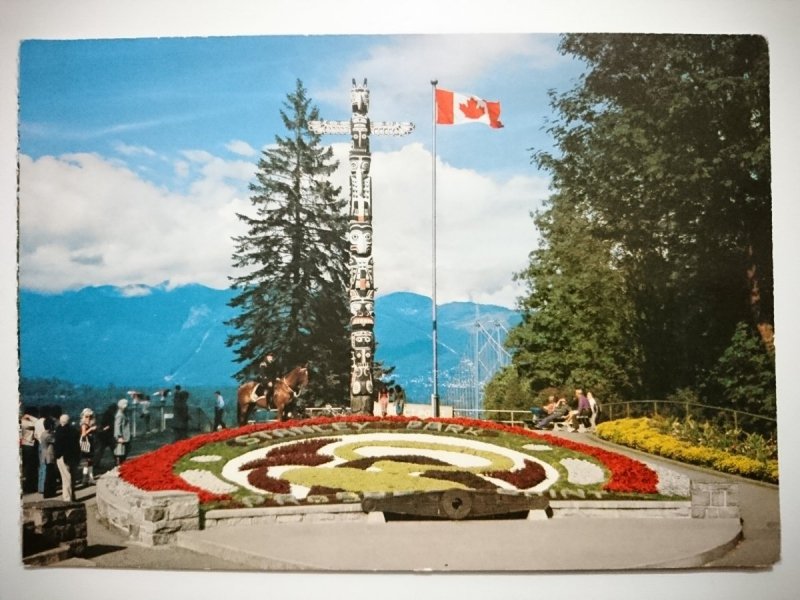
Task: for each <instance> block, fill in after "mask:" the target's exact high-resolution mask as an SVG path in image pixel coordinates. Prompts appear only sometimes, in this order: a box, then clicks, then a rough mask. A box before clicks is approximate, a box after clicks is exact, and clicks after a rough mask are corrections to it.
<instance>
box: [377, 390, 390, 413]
mask: <svg viewBox="0 0 800 600" xmlns="http://www.w3.org/2000/svg"><path fill="white" fill-rule="evenodd" d="M378 406H380V407H381V416H382V417H385V416H386V415H387V413H388V411H389V389H388V388H387V387H386V386H385V385H382V386H381V389H380V391H379V392H378Z"/></svg>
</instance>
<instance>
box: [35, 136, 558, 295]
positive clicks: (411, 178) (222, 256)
mask: <svg viewBox="0 0 800 600" xmlns="http://www.w3.org/2000/svg"><path fill="white" fill-rule="evenodd" d="M348 150H349V145H348V144H347V143H340V144H336V145H335V146H334V152H335V155H336V157H337V158H338V159H339V161H340V167H339V170H338V171H337V173H336V175H335V183H336V185H340V186H342V193H343V194H344V195H345V196H346V197H347V196H348V195H349V188H348V173H349V163H348V160H347V155H348ZM182 155H183V156H184V157H185V158H186V159H187V161H182V162H183V163H184V166H183V167H182V168H183V169H184V171H185V173H186V174H187V177H189V179H188V187H187V191H186V192H185V193H176V192H170V191H167V190H165V189H164V188H163V187H157V186H155V185H153V184H151V183H149V182H147V181H145V180H143V179H142V178H141V177H140V176H139V175H138V174H137V173H135V172H134V171H131V170H130V169H128V168H127V167H125V166H124V165H121V164H119V163H117V162H115V161H111V160H108V159H105V158H103V157H100V156H98V155H94V154H74V155H65V156H61V157H57V158H56V157H42V158H40V159H38V160H32V159H30V158H29V157H27V156H22V157H21V163H20V180H21V189H20V282H21V285H22V286H23V287H26V288H33V289H39V290H48V291H58V290H61V289H65V288H76V287H82V286H86V285H101V284H113V285H136V284H147V285H156V284H158V283H161V282H164V281H169V282H170V283H171V284H172V285H176V284H183V283H190V282H196V283H202V284H205V285H209V286H212V287H218V288H220V287H225V286H226V285H227V283H228V282H227V276H228V275H229V274H232V272H231V266H230V259H231V254H232V252H233V245H232V242H231V236H233V235H238V234H241V233H243V230H242V226H241V224H240V223H239V221H238V219H237V218H236V216H235V213H236V212H248V211H249V210H250V204H249V200H248V197H247V190H246V185H247V182H249V181H250V180H252V178H253V175H254V170H255V167H254V165H253V164H252V163H248V162H246V161H237V160H233V161H226V160H223V159H221V158H219V157H216V156H213V155H212V154H210V153H208V152H205V151H197V150H187V151H184V152H182ZM189 161H191V162H189ZM371 174H372V176H373V197H374V211H373V228H374V234H375V243H374V256H375V284H376V287H377V288H378V293H379V294H385V293H389V292H393V291H399V290H406V291H413V292H417V293H420V294H425V295H430V293H431V273H432V271H431V247H432V246H431V177H430V174H431V154H430V152H429V151H427V150H426V149H424V148H423V147H422V145H421V144H418V143H412V144H408V145H406V146H404V147H402V148H401V149H399V150H397V151H392V152H375V153H373V157H372V171H371ZM546 195H547V182H546V181H545V180H544V179H542V178H541V177H537V176H535V175H534V174H531V175H530V176H524V175H523V176H520V175H517V176H514V177H512V178H511V179H507V180H498V179H494V178H492V177H489V176H487V175H484V174H480V173H477V172H475V171H471V170H467V169H458V168H455V167H453V166H451V165H449V164H447V163H443V162H441V161H440V162H439V164H438V167H437V264H438V285H437V297H438V301H439V302H440V303H444V302H449V301H456V300H470V299H472V300H476V301H481V302H490V303H496V304H501V305H505V306H513V304H514V300H515V298H516V296H517V295H519V293H520V291H519V289H518V288H517V286H516V285H515V284H514V283H513V282H512V274H513V273H514V272H515V271H519V270H521V269H522V268H524V266H525V264H526V261H527V256H528V253H529V252H530V251H531V250H532V249H533V248H534V247H535V246H536V233H535V229H534V227H533V224H532V222H531V219H530V217H529V213H530V211H531V210H534V209H536V208H537V207H538V206H539V204H540V202H541V201H542V199H544V198H545V197H546Z"/></svg>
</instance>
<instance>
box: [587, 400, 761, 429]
mask: <svg viewBox="0 0 800 600" xmlns="http://www.w3.org/2000/svg"><path fill="white" fill-rule="evenodd" d="M601 411H602V415H603V420H607V421H611V420H614V419H621V418H623V417H624V418H631V417H649V416H659V415H661V416H674V417H677V416H682V417H684V418H691V417H694V416H700V417H702V418H709V417H714V416H719V415H729V416H730V417H731V419H732V421H733V426H734V428H736V429H739V425H740V424H741V423H742V422H746V421H747V419H756V420H760V421H765V422H768V423H773V424H776V423H777V419H776V418H775V417H769V416H765V415H759V414H756V413H751V412H747V411H744V410H737V409H733V408H726V407H723V406H712V405H710V404H701V403H699V402H683V401H681V400H620V401H615V402H604V403H601Z"/></svg>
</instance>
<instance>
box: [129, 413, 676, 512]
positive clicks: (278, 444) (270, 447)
mask: <svg viewBox="0 0 800 600" xmlns="http://www.w3.org/2000/svg"><path fill="white" fill-rule="evenodd" d="M564 459H569V461H571V462H568V463H563V462H562V461H563V460H564ZM581 461H582V462H583V463H584V464H585V465H586V469H587V470H588V471H591V472H593V473H597V472H600V473H602V474H603V475H604V476H603V477H602V480H600V481H598V478H597V477H593V478H590V479H585V480H582V479H580V478H577V479H576V478H575V477H573V478H572V480H570V477H569V472H573V471H576V469H578V470H579V468H578V467H576V465H579V464H580V463H581ZM566 464H569V465H570V467H569V469H568V468H567V467H566V466H565V465H566ZM198 470H200V471H202V470H205V471H207V472H208V473H207V474H206V475H202V474H199V473H198ZM120 476H121V477H122V478H123V479H124V480H125V481H127V482H128V483H130V484H132V485H134V486H135V487H137V488H139V489H142V490H146V491H157V490H184V491H190V492H194V493H196V494H197V495H198V497H199V500H200V502H201V504H207V505H208V504H213V505H214V506H236V505H241V504H242V503H245V504H247V505H253V496H254V495H255V496H258V497H260V498H261V500H260V501H259V502H258V503H261V504H265V505H269V503H270V501H271V500H273V499H276V498H277V496H285V495H290V496H293V497H294V498H295V501H308V502H317V503H318V502H321V501H329V502H336V501H337V499H340V498H342V497H348V498H353V497H356V498H358V497H360V496H361V495H363V494H364V493H369V492H384V493H385V492H390V493H391V492H407V491H414V490H436V489H452V488H465V489H492V488H494V489H505V490H512V491H518V492H528V493H530V492H533V493H542V492H547V491H549V492H550V493H551V494H552V493H553V492H554V491H558V492H562V493H563V491H564V490H569V489H576V488H580V489H581V490H583V491H588V492H593V493H594V494H595V495H596V496H600V495H604V494H605V495H608V494H612V495H618V496H622V497H642V498H648V497H651V498H660V497H662V496H660V495H659V493H660V490H659V487H658V484H659V477H658V475H657V473H656V472H655V471H654V470H653V469H651V468H649V467H648V466H647V465H645V464H643V463H641V462H639V461H637V460H634V459H631V458H628V457H625V456H622V455H620V454H616V453H614V452H610V451H607V450H603V449H600V448H596V447H592V446H588V445H585V444H581V443H579V442H576V441H573V440H568V439H563V438H560V437H557V436H552V435H548V434H545V433H539V432H533V431H529V430H526V429H522V428H518V427H512V426H509V425H504V424H501V423H493V422H490V421H476V420H471V419H427V420H420V419H415V418H406V417H389V418H385V419H381V418H378V417H372V416H366V415H364V416H361V415H358V416H350V417H344V418H329V417H325V418H317V419H308V420H304V421H287V422H283V423H278V422H273V423H265V424H255V425H248V426H245V427H240V428H236V429H224V430H221V431H215V432H212V433H208V434H204V435H198V436H196V437H192V438H189V439H186V440H182V441H180V442H177V443H175V444H171V445H168V446H164V447H163V448H160V449H158V450H156V451H154V452H150V453H148V454H144V455H141V456H138V457H136V458H133V459H130V460H128V461H127V462H125V463H123V465H122V466H121V467H120ZM234 488H235V491H231V490H233V489H234ZM221 490H226V491H221ZM662 494H663V492H662ZM245 500H246V502H245ZM281 501H283V500H282V499H281Z"/></svg>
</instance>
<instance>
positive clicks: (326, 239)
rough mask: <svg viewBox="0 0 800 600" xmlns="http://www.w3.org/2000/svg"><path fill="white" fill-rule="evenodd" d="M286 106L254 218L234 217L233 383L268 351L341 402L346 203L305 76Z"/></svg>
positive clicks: (256, 191) (322, 395)
mask: <svg viewBox="0 0 800 600" xmlns="http://www.w3.org/2000/svg"><path fill="white" fill-rule="evenodd" d="M283 107H284V108H283V110H281V111H280V115H281V117H282V119H283V123H284V126H285V128H286V130H287V135H286V136H279V135H276V137H275V145H274V146H271V147H270V148H268V149H266V150H264V151H263V152H262V156H261V159H260V160H259V162H258V167H257V172H256V180H255V182H253V183H251V185H250V191H251V192H252V195H251V197H250V202H251V204H252V206H253V209H254V214H237V216H238V217H239V219H240V220H241V221H242V222H243V223H244V224H245V225H246V226H247V233H246V234H244V235H242V236H238V237H235V238H234V242H235V253H234V255H233V266H234V267H235V268H236V269H238V270H239V272H240V273H241V274H240V275H238V276H236V277H232V278H231V282H232V287H233V288H234V289H236V290H238V294H237V295H236V296H235V297H234V298H233V300H232V301H231V306H232V307H234V308H238V309H240V312H239V314H238V315H237V316H236V317H235V318H233V319H232V320H231V323H230V324H231V325H233V327H235V328H236V329H237V332H236V333H235V334H233V335H231V336H230V337H229V339H228V345H230V346H233V347H234V348H235V351H236V353H237V355H238V357H237V360H238V361H239V362H240V363H243V366H242V368H241V369H240V370H239V372H238V373H237V374H236V377H237V379H240V380H243V379H246V378H248V377H251V376H253V375H254V374H255V373H256V372H257V365H258V363H259V362H260V360H261V359H262V358H263V356H264V355H265V354H266V353H267V352H268V351H271V352H274V353H275V356H276V360H277V362H278V364H279V365H280V367H281V368H282V370H284V371H288V370H289V369H291V368H292V367H294V366H295V365H297V364H301V363H305V362H306V361H310V366H311V370H312V376H311V378H310V382H309V387H310V388H311V390H312V394H313V395H314V396H315V397H319V399H320V400H324V401H326V402H329V401H337V400H338V399H340V398H343V397H345V396H346V394H347V381H348V375H349V339H348V330H347V324H348V320H349V311H348V306H347V295H346V290H347V277H348V271H347V263H348V253H349V246H348V245H347V242H346V233H347V217H346V214H345V207H346V200H344V199H343V198H342V197H341V196H340V191H341V190H340V189H338V188H334V187H333V186H332V185H331V184H330V182H329V180H328V176H329V175H330V174H331V173H333V171H334V170H335V169H336V166H337V163H336V161H334V160H333V151H332V149H331V148H330V147H323V146H322V145H321V141H320V136H319V135H318V134H314V133H312V132H310V131H309V128H308V123H309V121H311V120H315V119H318V118H319V114H318V109H317V108H316V107H312V105H311V100H310V99H309V98H308V96H307V93H306V90H305V88H304V87H303V84H302V82H300V81H299V80H298V81H297V87H296V89H295V90H294V92H292V93H290V94H288V95H287V97H286V100H285V101H284V104H283Z"/></svg>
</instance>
